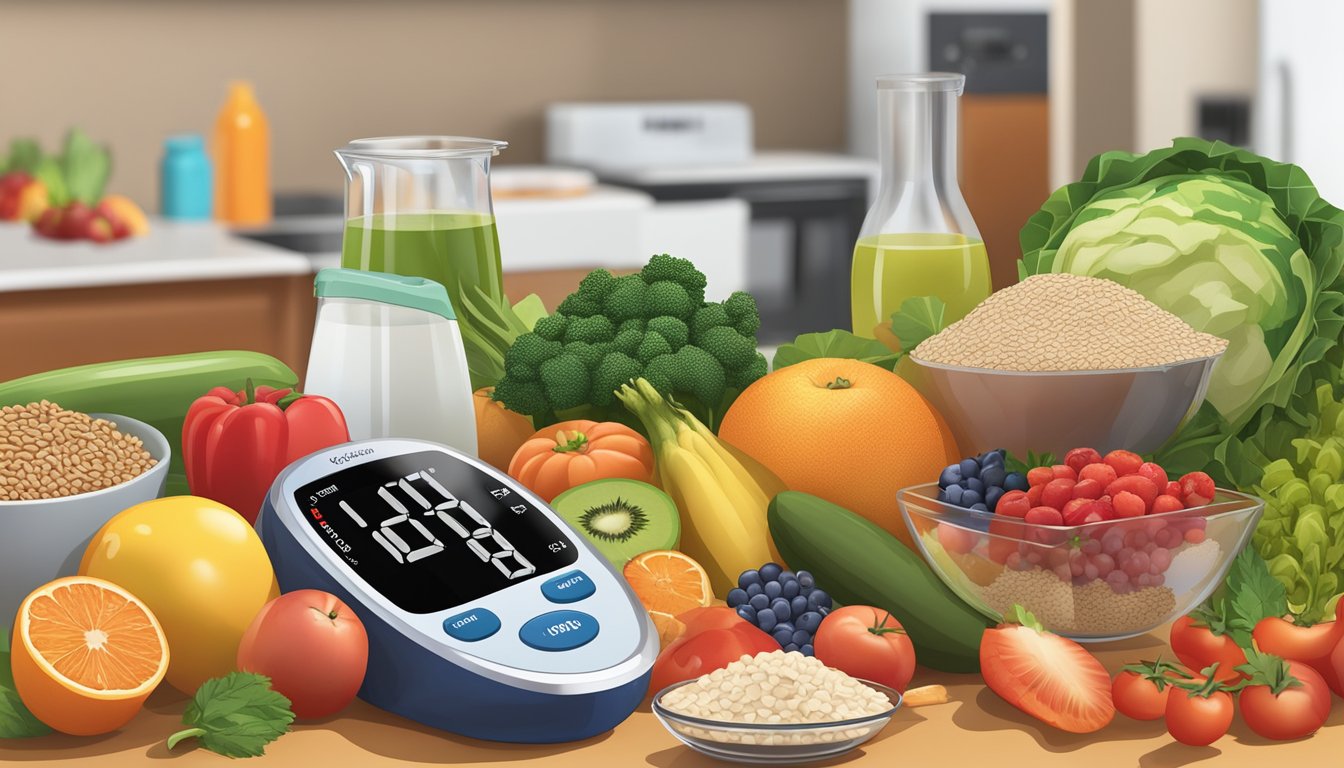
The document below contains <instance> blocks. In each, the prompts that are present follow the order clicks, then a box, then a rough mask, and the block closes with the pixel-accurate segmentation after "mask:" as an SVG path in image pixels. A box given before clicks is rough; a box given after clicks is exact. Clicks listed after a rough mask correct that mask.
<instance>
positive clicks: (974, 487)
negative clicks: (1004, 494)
mask: <svg viewBox="0 0 1344 768" xmlns="http://www.w3.org/2000/svg"><path fill="white" fill-rule="evenodd" d="M961 485H962V487H964V488H965V489H966V490H968V491H975V492H976V493H979V494H981V495H983V494H984V492H985V481H984V480H981V479H980V478H978V477H968V478H966V481H965V482H963V483H962V484H961Z"/></svg>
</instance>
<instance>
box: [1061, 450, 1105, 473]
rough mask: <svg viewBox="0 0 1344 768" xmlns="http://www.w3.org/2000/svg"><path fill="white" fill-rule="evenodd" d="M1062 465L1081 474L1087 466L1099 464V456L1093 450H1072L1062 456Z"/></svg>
mask: <svg viewBox="0 0 1344 768" xmlns="http://www.w3.org/2000/svg"><path fill="white" fill-rule="evenodd" d="M1064 463H1065V464H1068V465H1069V466H1070V467H1072V468H1073V471H1074V472H1082V471H1083V467H1086V466H1087V465H1088V464H1100V463H1101V454H1100V453H1097V451H1096V450H1095V449H1093V448H1074V449H1073V450H1072V451H1069V452H1068V453H1066V454H1064Z"/></svg>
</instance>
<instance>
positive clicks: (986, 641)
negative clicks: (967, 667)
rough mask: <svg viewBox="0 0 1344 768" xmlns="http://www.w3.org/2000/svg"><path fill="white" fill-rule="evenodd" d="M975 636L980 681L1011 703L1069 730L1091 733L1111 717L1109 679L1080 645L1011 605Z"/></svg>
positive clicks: (1112, 704)
mask: <svg viewBox="0 0 1344 768" xmlns="http://www.w3.org/2000/svg"><path fill="white" fill-rule="evenodd" d="M1004 621H1005V623H1003V624H1000V625H998V626H997V627H994V628H992V629H986V630H985V632H984V634H983V635H982V636H981V639H980V673H981V674H982V675H983V676H984V678H985V684H986V685H988V686H989V687H990V690H992V691H994V692H995V693H997V694H998V695H999V696H1001V697H1002V698H1003V700H1004V701H1007V702H1008V703H1009V704H1012V705H1013V706H1014V707H1017V708H1018V709H1020V710H1022V711H1023V712H1025V713H1027V714H1028V715H1031V716H1032V717H1034V718H1036V719H1037V720H1040V721H1041V722H1043V723H1046V724H1047V725H1051V726H1054V727H1055V728H1059V729H1060V730H1064V731H1069V732H1070V733H1092V732H1094V731H1098V730H1101V729H1102V728H1104V727H1106V724H1107V723H1109V722H1111V719H1112V718H1114V717H1115V704H1114V703H1113V702H1112V701H1111V678H1110V675H1108V674H1107V673H1106V668H1105V667H1103V666H1102V665H1101V662H1099V661H1097V660H1096V659H1095V658H1093V656H1092V655H1091V654H1090V653H1088V652H1087V651H1086V650H1085V649H1084V648H1083V647H1082V646H1081V645H1079V644H1077V643H1075V642H1073V641H1072V640H1069V639H1067V638H1063V637H1060V636H1059V635H1056V634H1053V633H1051V632H1046V631H1045V629H1044V628H1043V627H1042V626H1041V625H1040V623H1039V622H1037V621H1036V618H1035V617H1034V616H1032V615H1031V613H1030V612H1028V611H1026V610H1024V609H1023V608H1022V607H1021V606H1016V605H1015V606H1013V609H1012V610H1011V611H1010V612H1009V615H1008V616H1005V617H1004Z"/></svg>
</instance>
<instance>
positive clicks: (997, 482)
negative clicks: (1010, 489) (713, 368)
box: [980, 467, 1008, 488]
mask: <svg viewBox="0 0 1344 768" xmlns="http://www.w3.org/2000/svg"><path fill="white" fill-rule="evenodd" d="M1007 476H1008V473H1007V472H1005V471H1003V467H986V468H985V470H984V471H983V472H981V473H980V479H981V480H982V481H983V482H984V484H985V487H986V488H995V487H1002V486H1003V479H1004V478H1005V477H1007Z"/></svg>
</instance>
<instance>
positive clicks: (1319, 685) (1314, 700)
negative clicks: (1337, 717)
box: [1237, 661, 1330, 741]
mask: <svg viewBox="0 0 1344 768" xmlns="http://www.w3.org/2000/svg"><path fill="white" fill-rule="evenodd" d="M1278 663H1281V664H1287V674H1289V675H1291V676H1292V677H1293V678H1294V679H1295V680H1296V683H1295V684H1294V683H1289V684H1288V685H1287V686H1286V687H1283V689H1282V690H1280V691H1279V692H1278V693H1275V692H1274V689H1273V688H1271V687H1270V686H1269V685H1250V686H1247V687H1246V688H1244V689H1242V691H1241V693H1240V694H1238V695H1237V704H1238V705H1239V706H1240V707H1241V719H1243V720H1245V721H1246V725H1247V727H1249V728H1250V729H1251V730H1252V731H1255V732H1256V733H1258V734H1260V735H1261V736H1264V737H1265V738H1266V739H1274V740H1275V741H1288V740H1290V739H1300V738H1302V737H1303V736H1310V735H1311V734H1313V733H1315V732H1316V730H1317V729H1318V728H1320V727H1321V726H1322V725H1325V720H1326V718H1328V717H1329V716H1330V689H1329V688H1328V687H1326V684H1325V679H1324V678H1323V677H1321V676H1320V674H1318V673H1317V672H1316V670H1314V669H1312V668H1311V667H1309V666H1307V665H1306V664H1303V663H1302V662H1299V661H1290V662H1278ZM1252 679H1255V678H1252Z"/></svg>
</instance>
